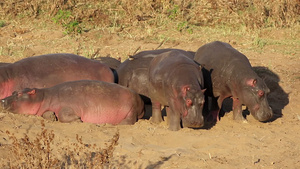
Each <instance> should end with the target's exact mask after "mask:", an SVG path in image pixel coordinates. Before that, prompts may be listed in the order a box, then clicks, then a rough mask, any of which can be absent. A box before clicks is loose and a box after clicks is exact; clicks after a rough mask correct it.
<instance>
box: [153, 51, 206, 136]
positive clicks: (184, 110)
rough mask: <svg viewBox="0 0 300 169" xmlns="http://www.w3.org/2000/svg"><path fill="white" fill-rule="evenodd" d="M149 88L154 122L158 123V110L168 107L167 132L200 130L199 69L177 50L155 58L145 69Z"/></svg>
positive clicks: (159, 112)
mask: <svg viewBox="0 0 300 169" xmlns="http://www.w3.org/2000/svg"><path fill="white" fill-rule="evenodd" d="M148 78H149V83H150V86H151V90H149V96H150V99H151V102H152V118H153V121H158V122H159V121H161V120H162V119H161V111H160V107H161V105H163V106H168V107H167V108H166V110H167V116H168V123H169V129H170V130H173V131H175V130H179V129H180V128H181V126H180V121H182V126H183V127H190V128H200V127H202V126H203V125H204V120H203V116H202V109H203V105H204V94H203V93H204V92H205V89H203V76H202V73H201V66H199V65H198V64H196V63H195V62H194V61H193V60H192V59H190V58H188V57H187V56H185V55H184V54H183V53H182V52H179V51H168V52H164V53H161V54H159V55H157V56H156V57H154V58H153V59H152V61H151V62H150V65H149V69H148Z"/></svg>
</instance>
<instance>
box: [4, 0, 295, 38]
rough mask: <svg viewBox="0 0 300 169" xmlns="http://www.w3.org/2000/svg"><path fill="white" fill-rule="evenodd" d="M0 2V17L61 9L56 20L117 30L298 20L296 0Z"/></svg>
mask: <svg viewBox="0 0 300 169" xmlns="http://www.w3.org/2000/svg"><path fill="white" fill-rule="evenodd" d="M0 4H1V8H2V10H1V13H0V16H1V17H2V19H3V18H7V17H15V16H18V17H19V18H23V17H25V18H28V17H30V18H39V17H46V18H54V17H55V16H57V15H58V14H59V13H61V12H62V11H63V12H67V13H68V12H69V13H70V15H69V17H67V18H66V19H65V21H60V22H65V23H63V24H69V23H70V22H72V23H74V22H76V23H78V24H80V25H78V26H77V25H76V26H77V27H78V28H81V27H86V29H87V30H88V29H91V28H92V27H94V26H96V27H102V28H103V27H104V28H118V30H117V31H123V30H124V29H125V28H128V27H131V26H134V27H135V28H141V29H144V28H145V27H159V28H160V29H169V26H168V25H170V23H173V24H171V25H176V26H175V29H177V30H178V31H185V30H186V31H188V32H192V28H193V27H197V26H216V25H226V26H231V27H241V26H245V27H247V28H249V29H256V28H262V27H263V28H265V27H290V26H293V25H298V24H299V22H300V5H299V4H300V1H299V0H274V1H270V0H264V1H259V0H229V1H224V0H205V1H193V0H174V1H169V0H168V1H167V0H153V1H148V0H138V1H131V0H103V1H96V0H91V1H88V0H57V1H53V0H23V1H17V2H16V1H13V0H8V1H5V2H2V3H0ZM49 6H50V7H49ZM70 27H71V26H70ZM173 28H174V26H173ZM75 31H78V29H75ZM126 31H130V30H126Z"/></svg>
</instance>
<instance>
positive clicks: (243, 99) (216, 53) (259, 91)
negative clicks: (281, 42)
mask: <svg viewBox="0 0 300 169" xmlns="http://www.w3.org/2000/svg"><path fill="white" fill-rule="evenodd" d="M194 59H195V61H197V62H198V63H201V64H203V65H204V70H203V73H204V77H205V79H206V80H205V87H207V89H208V90H207V91H206V92H207V93H206V94H207V95H209V96H212V97H213V100H214V101H215V102H217V103H215V104H213V106H212V108H211V111H212V114H213V117H214V119H215V120H217V121H218V120H219V117H218V113H219V109H220V108H221V106H222V102H223V100H224V99H225V98H227V97H232V99H233V107H232V110H233V117H234V119H236V120H245V118H244V117H243V115H242V104H244V105H246V106H247V107H248V109H249V111H250V113H251V114H252V115H253V117H254V118H255V119H257V120H259V121H267V120H269V119H270V118H271V117H272V115H273V112H272V110H271V108H270V106H269V104H268V101H267V97H266V96H267V94H268V93H269V91H270V90H269V89H268V87H267V86H266V84H265V83H264V81H263V80H262V79H261V78H260V77H258V76H257V74H256V73H255V72H254V71H253V69H252V67H251V65H250V62H249V60H248V59H247V57H246V56H245V55H243V54H242V53H240V52H239V51H237V50H236V49H234V48H233V47H232V46H230V45H229V44H227V43H223V42H219V41H215V42H211V43H208V44H206V45H203V46H202V47H200V48H199V49H198V51H197V52H196V54H195V58H194Z"/></svg>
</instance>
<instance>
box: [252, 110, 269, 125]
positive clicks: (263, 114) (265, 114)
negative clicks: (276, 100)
mask: <svg viewBox="0 0 300 169" xmlns="http://www.w3.org/2000/svg"><path fill="white" fill-rule="evenodd" d="M250 113H251V114H252V116H253V117H254V118H255V119H256V120H258V121H261V122H265V121H268V120H270V119H271V118H272V117H273V111H272V109H271V107H268V108H267V109H258V110H257V109H254V110H250Z"/></svg>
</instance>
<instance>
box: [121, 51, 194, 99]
mask: <svg viewBox="0 0 300 169" xmlns="http://www.w3.org/2000/svg"><path fill="white" fill-rule="evenodd" d="M169 51H178V52H181V53H183V54H184V55H185V56H187V57H189V58H191V59H193V58H194V54H195V52H191V51H184V50H181V49H171V48H168V49H158V50H147V51H142V52H139V53H137V54H136V55H133V56H129V58H128V59H126V60H125V61H124V62H123V63H121V64H120V66H119V67H118V68H117V69H116V70H117V73H118V79H119V80H118V83H119V84H120V85H122V86H126V87H128V88H130V89H132V90H134V91H135V92H137V93H139V94H141V95H142V96H145V97H149V90H151V89H149V87H150V86H149V84H150V83H149V80H148V79H149V78H148V67H149V65H150V62H151V61H152V59H153V58H154V57H156V56H157V55H159V54H162V53H164V52H169ZM143 98H144V97H143Z"/></svg>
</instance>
